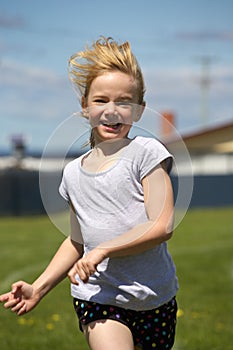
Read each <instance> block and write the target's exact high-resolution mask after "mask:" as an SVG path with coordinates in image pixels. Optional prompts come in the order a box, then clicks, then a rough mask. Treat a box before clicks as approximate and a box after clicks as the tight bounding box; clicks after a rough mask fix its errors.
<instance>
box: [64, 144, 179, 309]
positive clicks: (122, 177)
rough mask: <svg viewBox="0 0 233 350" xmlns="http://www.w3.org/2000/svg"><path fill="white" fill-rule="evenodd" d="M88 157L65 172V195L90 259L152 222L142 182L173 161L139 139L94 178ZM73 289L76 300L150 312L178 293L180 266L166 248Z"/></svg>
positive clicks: (104, 266)
mask: <svg viewBox="0 0 233 350" xmlns="http://www.w3.org/2000/svg"><path fill="white" fill-rule="evenodd" d="M84 156H85V155H82V156H81V157H79V158H77V159H75V160H73V161H71V162H70V163H68V164H67V165H66V167H65V169H64V173H63V178H62V182H61V185H60V188H59V191H60V194H61V195H62V196H63V197H64V198H65V199H66V200H67V201H69V202H71V203H72V205H73V206H74V208H75V212H76V215H77V219H78V221H79V223H80V227H81V232H82V242H80V243H83V244H84V254H86V253H88V252H89V251H90V250H91V249H93V248H95V247H96V246H97V245H98V244H100V243H103V242H106V241H108V240H111V239H113V238H115V237H116V236H118V235H121V234H123V233H125V232H127V231H128V230H130V229H132V228H133V227H134V226H135V225H138V224H141V223H144V222H147V221H148V217H147V214H146V210H145V206H144V194H143V187H142V179H143V178H144V177H145V176H146V175H147V174H148V173H149V172H150V171H151V170H152V169H154V168H155V167H156V166H157V165H158V164H159V163H161V162H162V161H164V160H166V161H167V166H168V169H170V167H171V163H172V156H171V154H170V153H169V152H168V151H167V149H166V148H165V147H164V146H163V145H162V144H161V143H160V142H159V141H157V140H155V139H152V138H145V137H136V138H135V139H133V140H132V141H131V142H130V143H129V144H128V145H127V146H126V147H125V149H124V151H123V152H122V153H121V156H120V157H119V159H118V160H117V161H116V162H115V163H114V164H113V165H112V166H111V167H110V168H108V169H107V170H105V171H102V172H97V173H93V172H88V171H86V170H85V169H83V167H82V159H83V157H84ZM77 279H78V281H79V285H78V286H77V285H73V284H72V286H71V293H72V296H74V297H75V298H78V299H83V300H90V301H93V302H98V303H101V304H109V305H117V306H120V307H123V308H126V309H132V310H149V309H153V308H155V307H159V306H160V305H162V304H164V303H166V302H167V301H169V300H170V299H171V298H172V297H173V296H174V295H175V294H176V292H177V289H178V282H177V277H176V271H175V266H174V263H173V261H172V258H171V256H170V254H169V253H168V250H167V244H166V243H165V242H164V243H162V244H160V245H157V246H155V247H153V248H152V249H150V250H148V251H146V252H143V253H140V254H136V255H132V256H126V257H118V258H111V259H105V260H104V261H103V262H102V263H101V264H99V265H98V272H96V273H94V274H93V275H92V276H91V277H90V278H89V281H88V283H83V282H82V281H81V280H79V278H78V276H77Z"/></svg>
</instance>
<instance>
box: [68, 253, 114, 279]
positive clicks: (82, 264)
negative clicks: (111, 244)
mask: <svg viewBox="0 0 233 350" xmlns="http://www.w3.org/2000/svg"><path fill="white" fill-rule="evenodd" d="M106 258H107V256H106V252H105V250H104V249H102V248H94V249H93V250H91V251H90V252H89V253H88V254H87V255H85V256H84V257H82V258H81V259H79V260H78V261H77V262H76V263H75V264H74V266H73V267H72V269H70V271H69V272H68V277H69V279H70V281H71V282H72V283H74V284H76V285H78V282H77V280H76V278H75V275H77V274H78V275H79V278H80V279H81V280H82V281H83V282H84V283H87V282H88V279H89V277H90V276H91V275H92V274H93V273H94V272H96V271H97V266H98V265H99V264H100V263H101V262H102V261H103V260H104V259H106Z"/></svg>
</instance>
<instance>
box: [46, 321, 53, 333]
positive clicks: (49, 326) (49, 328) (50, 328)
mask: <svg viewBox="0 0 233 350" xmlns="http://www.w3.org/2000/svg"><path fill="white" fill-rule="evenodd" d="M46 328H47V329H48V331H52V330H53V329H54V324H53V323H47V325H46Z"/></svg>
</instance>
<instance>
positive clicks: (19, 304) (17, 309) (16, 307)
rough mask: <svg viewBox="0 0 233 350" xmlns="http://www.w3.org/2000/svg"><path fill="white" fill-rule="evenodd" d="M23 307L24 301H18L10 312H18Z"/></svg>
mask: <svg viewBox="0 0 233 350" xmlns="http://www.w3.org/2000/svg"><path fill="white" fill-rule="evenodd" d="M24 305H25V301H23V300H22V301H20V302H19V303H17V304H16V305H15V306H14V307H12V308H11V311H12V312H17V311H19V310H20V309H21V308H22V307H24Z"/></svg>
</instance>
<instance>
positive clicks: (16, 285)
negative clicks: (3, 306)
mask: <svg viewBox="0 0 233 350" xmlns="http://www.w3.org/2000/svg"><path fill="white" fill-rule="evenodd" d="M24 284H25V282H23V281H18V282H15V283H13V284H12V286H11V293H12V294H15V293H17V291H19V290H20V289H21V288H22V287H23V285H24Z"/></svg>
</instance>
